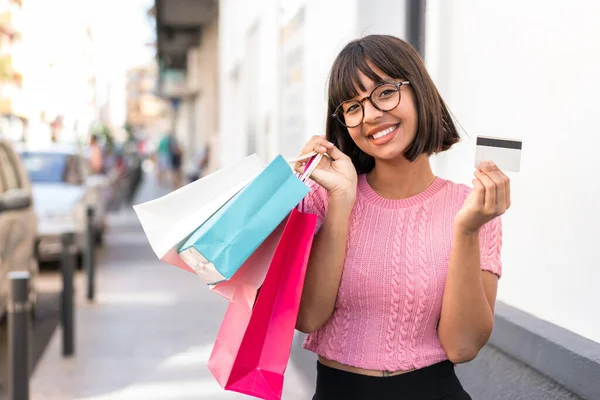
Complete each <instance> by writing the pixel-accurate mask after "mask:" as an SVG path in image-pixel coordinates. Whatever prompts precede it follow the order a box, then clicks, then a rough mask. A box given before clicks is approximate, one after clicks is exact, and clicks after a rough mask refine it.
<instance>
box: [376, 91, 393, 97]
mask: <svg viewBox="0 0 600 400" xmlns="http://www.w3.org/2000/svg"><path fill="white" fill-rule="evenodd" d="M396 92H397V90H395V89H386V90H384V91H383V92H381V94H380V95H379V97H390V96H391V95H393V94H394V93H396Z"/></svg>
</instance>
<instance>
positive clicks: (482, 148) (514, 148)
mask: <svg viewBox="0 0 600 400" xmlns="http://www.w3.org/2000/svg"><path fill="white" fill-rule="evenodd" d="M522 146H523V142H522V141H521V140H518V139H506V138H497V137H491V136H477V146H476V148H475V168H477V166H478V165H479V163H480V162H481V161H493V162H494V163H495V164H496V165H497V166H498V168H500V169H501V170H502V171H511V172H519V170H520V169H521V149H522Z"/></svg>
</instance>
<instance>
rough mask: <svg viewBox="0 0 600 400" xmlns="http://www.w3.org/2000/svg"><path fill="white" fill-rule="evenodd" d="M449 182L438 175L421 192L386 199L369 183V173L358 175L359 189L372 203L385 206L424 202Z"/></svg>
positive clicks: (404, 206)
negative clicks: (405, 196)
mask: <svg viewBox="0 0 600 400" xmlns="http://www.w3.org/2000/svg"><path fill="white" fill-rule="evenodd" d="M447 182H448V181H447V180H445V179H442V178H440V177H439V176H436V177H435V180H434V181H433V182H432V183H431V185H429V187H427V189H425V190H423V191H422V192H421V193H417V194H415V195H413V196H410V197H407V198H405V199H397V200H392V199H386V198H385V197H381V196H380V195H378V194H377V193H376V192H375V191H374V190H373V188H372V187H371V185H369V182H367V175H366V174H361V175H359V176H358V189H359V190H360V192H361V193H362V194H364V195H365V197H366V199H367V200H368V201H369V202H370V203H372V204H375V205H378V206H381V207H383V208H406V207H412V206H415V205H418V204H421V203H423V202H424V201H425V200H427V199H428V198H430V197H432V196H433V195H435V194H436V193H437V192H439V191H440V190H441V189H442V188H443V187H444V186H446V183H447Z"/></svg>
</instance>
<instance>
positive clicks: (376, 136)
mask: <svg viewBox="0 0 600 400" xmlns="http://www.w3.org/2000/svg"><path fill="white" fill-rule="evenodd" d="M397 127H398V125H394V126H390V127H389V128H387V129H386V130H383V131H381V132H377V133H376V134H374V135H373V136H371V137H372V138H373V139H379V138H382V137H384V136H385V135H387V134H389V133H392V132H393V131H394V129H396V128H397Z"/></svg>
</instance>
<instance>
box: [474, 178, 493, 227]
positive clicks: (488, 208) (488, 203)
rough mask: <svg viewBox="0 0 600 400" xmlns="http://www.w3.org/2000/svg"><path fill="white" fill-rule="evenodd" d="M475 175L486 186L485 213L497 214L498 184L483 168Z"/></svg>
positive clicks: (487, 214) (488, 214) (489, 215)
mask: <svg viewBox="0 0 600 400" xmlns="http://www.w3.org/2000/svg"><path fill="white" fill-rule="evenodd" d="M475 177H477V179H479V180H480V181H481V183H482V184H483V186H484V188H485V197H484V203H483V210H482V211H483V214H484V215H485V216H488V217H491V216H494V215H495V214H496V184H495V183H494V181H493V180H492V179H491V178H490V177H489V176H488V175H487V174H486V173H485V172H483V171H482V170H481V169H477V170H476V171H475Z"/></svg>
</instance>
